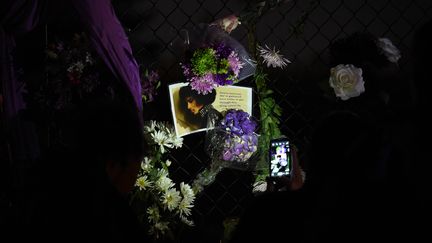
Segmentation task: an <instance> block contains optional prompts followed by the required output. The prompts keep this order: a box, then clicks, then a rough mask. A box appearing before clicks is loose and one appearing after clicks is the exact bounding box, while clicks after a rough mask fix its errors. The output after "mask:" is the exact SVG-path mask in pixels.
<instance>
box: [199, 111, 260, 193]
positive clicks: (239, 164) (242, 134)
mask: <svg viewBox="0 0 432 243" xmlns="http://www.w3.org/2000/svg"><path fill="white" fill-rule="evenodd" d="M256 128H257V123H256V122H255V121H254V120H253V118H252V117H251V116H250V115H249V113H247V112H245V111H242V110H235V109H230V110H227V111H225V112H224V116H223V118H222V119H221V120H220V121H219V122H218V123H217V124H216V127H215V128H214V129H212V130H209V131H208V132H207V136H206V150H207V153H208V155H209V156H210V157H211V158H212V164H211V166H210V168H208V169H206V170H204V171H203V172H202V173H200V174H199V175H198V176H197V179H196V180H195V181H194V183H193V188H194V190H195V191H196V192H197V193H198V192H200V191H202V190H203V188H204V187H205V186H207V185H209V184H210V183H212V182H213V181H214V180H215V177H216V175H217V174H218V173H219V172H220V171H221V170H222V169H223V168H236V169H243V170H244V169H253V168H252V167H253V166H254V165H255V164H253V161H251V158H253V156H254V154H255V153H256V151H257V148H258V134H257V133H255V131H256Z"/></svg>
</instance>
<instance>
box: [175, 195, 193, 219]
mask: <svg viewBox="0 0 432 243" xmlns="http://www.w3.org/2000/svg"><path fill="white" fill-rule="evenodd" d="M192 208H193V204H192V203H190V202H188V201H186V200H184V199H183V200H181V201H180V203H179V205H178V210H179V213H180V216H189V215H191V209H192Z"/></svg>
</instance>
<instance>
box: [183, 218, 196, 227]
mask: <svg viewBox="0 0 432 243" xmlns="http://www.w3.org/2000/svg"><path fill="white" fill-rule="evenodd" d="M180 219H181V221H182V222H183V223H185V224H187V225H189V226H194V225H195V224H194V222H193V221H192V220H189V219H188V218H186V217H184V216H180Z"/></svg>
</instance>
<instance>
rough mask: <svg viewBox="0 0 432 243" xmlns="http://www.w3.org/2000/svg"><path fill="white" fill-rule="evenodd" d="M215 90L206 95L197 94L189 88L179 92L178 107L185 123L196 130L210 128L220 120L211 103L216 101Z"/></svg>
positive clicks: (181, 89)
mask: <svg viewBox="0 0 432 243" xmlns="http://www.w3.org/2000/svg"><path fill="white" fill-rule="evenodd" d="M216 92H217V91H216V90H213V91H212V92H211V93H208V94H206V95H202V94H198V92H197V91H195V90H192V88H191V87H190V86H183V87H181V88H180V90H179V106H180V109H181V111H182V113H183V114H184V118H185V122H187V123H189V126H192V127H195V128H196V129H201V128H212V127H214V126H215V125H216V122H217V121H219V120H220V119H221V118H222V114H221V113H220V112H219V111H217V110H216V109H215V108H214V107H213V105H212V103H213V102H214V101H215V99H216Z"/></svg>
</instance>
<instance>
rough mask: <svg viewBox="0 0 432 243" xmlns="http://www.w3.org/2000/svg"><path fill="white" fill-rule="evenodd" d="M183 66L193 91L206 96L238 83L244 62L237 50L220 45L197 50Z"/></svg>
mask: <svg viewBox="0 0 432 243" xmlns="http://www.w3.org/2000/svg"><path fill="white" fill-rule="evenodd" d="M181 66H182V69H183V74H184V75H185V77H186V80H187V81H188V82H190V85H191V87H192V89H193V90H196V91H197V92H198V93H199V94H204V95H205V94H207V93H211V92H212V90H213V89H214V88H215V87H218V86H219V85H230V84H233V83H236V82H238V80H239V79H238V78H239V74H240V69H241V68H242V67H243V62H241V61H240V58H239V57H238V54H237V52H235V50H233V49H232V48H230V47H229V46H226V45H225V44H223V43H220V44H217V45H209V46H206V47H201V48H198V49H196V50H195V51H193V53H192V55H191V57H190V58H188V59H187V61H186V62H185V63H183V64H182V65H181Z"/></svg>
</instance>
